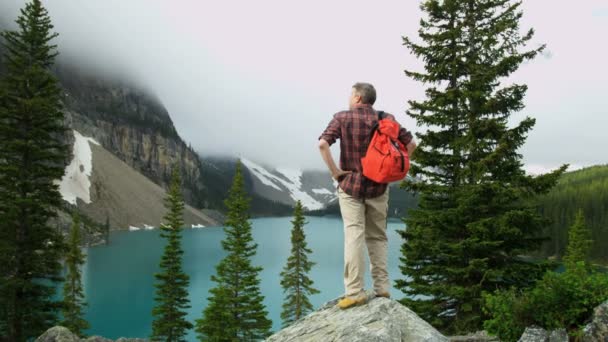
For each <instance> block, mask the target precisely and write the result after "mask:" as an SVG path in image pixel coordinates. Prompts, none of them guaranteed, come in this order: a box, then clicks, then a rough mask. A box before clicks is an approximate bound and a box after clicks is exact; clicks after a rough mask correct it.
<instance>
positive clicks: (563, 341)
mask: <svg viewBox="0 0 608 342" xmlns="http://www.w3.org/2000/svg"><path fill="white" fill-rule="evenodd" d="M519 342H568V333H567V332H566V329H557V330H552V331H547V330H545V329H543V328H539V327H528V328H526V330H525V331H524V333H523V335H521V337H520V338H519Z"/></svg>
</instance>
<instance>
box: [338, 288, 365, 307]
mask: <svg viewBox="0 0 608 342" xmlns="http://www.w3.org/2000/svg"><path fill="white" fill-rule="evenodd" d="M365 303H367V294H366V293H365V292H363V291H361V292H360V293H359V295H357V296H346V297H344V298H342V299H340V301H339V302H338V304H337V306H338V307H339V308H340V309H348V308H351V307H353V306H357V305H363V304H365Z"/></svg>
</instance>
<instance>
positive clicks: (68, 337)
mask: <svg viewBox="0 0 608 342" xmlns="http://www.w3.org/2000/svg"><path fill="white" fill-rule="evenodd" d="M147 341H148V340H146V339H142V338H124V337H121V338H119V339H117V340H116V341H113V340H110V339H107V338H104V337H101V336H91V337H88V338H79V337H78V336H76V335H74V334H73V333H72V332H71V331H70V330H69V329H68V328H66V327H62V326H55V327H52V328H50V329H49V330H47V331H45V332H44V334H42V335H40V337H38V338H37V339H36V341H35V342H147Z"/></svg>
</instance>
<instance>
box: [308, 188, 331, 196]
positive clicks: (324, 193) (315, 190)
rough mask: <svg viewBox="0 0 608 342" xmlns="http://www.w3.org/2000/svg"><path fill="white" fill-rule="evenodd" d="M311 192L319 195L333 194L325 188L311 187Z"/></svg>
mask: <svg viewBox="0 0 608 342" xmlns="http://www.w3.org/2000/svg"><path fill="white" fill-rule="evenodd" d="M312 192H314V193H315V194H319V195H333V193H332V192H331V191H329V190H327V189H312Z"/></svg>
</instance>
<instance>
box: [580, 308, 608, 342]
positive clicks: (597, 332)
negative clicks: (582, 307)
mask: <svg viewBox="0 0 608 342" xmlns="http://www.w3.org/2000/svg"><path fill="white" fill-rule="evenodd" d="M583 341H601V342H608V301H605V302H604V303H602V304H601V305H599V306H598V307H596V308H595V310H594V311H593V316H592V318H591V323H589V324H587V325H586V326H585V328H584V329H583Z"/></svg>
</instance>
